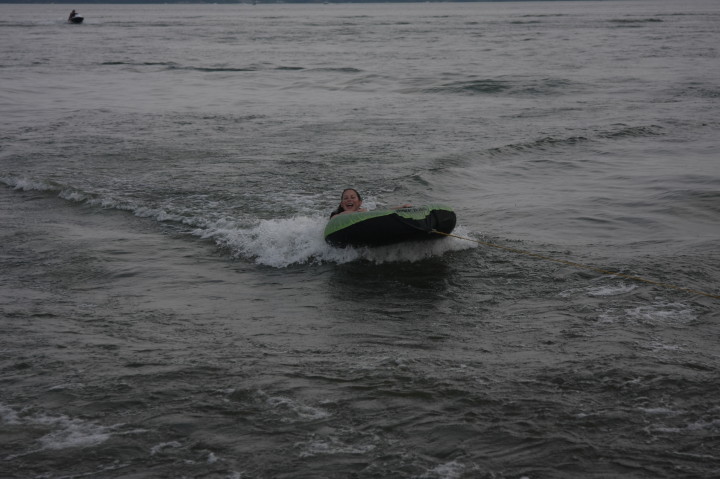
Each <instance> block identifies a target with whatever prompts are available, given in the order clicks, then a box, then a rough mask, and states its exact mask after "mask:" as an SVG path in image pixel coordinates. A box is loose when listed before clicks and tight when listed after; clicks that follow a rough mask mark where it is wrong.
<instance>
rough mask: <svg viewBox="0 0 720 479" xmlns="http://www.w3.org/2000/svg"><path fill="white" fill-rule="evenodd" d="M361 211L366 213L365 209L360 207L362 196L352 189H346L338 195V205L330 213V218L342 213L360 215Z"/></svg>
mask: <svg viewBox="0 0 720 479" xmlns="http://www.w3.org/2000/svg"><path fill="white" fill-rule="evenodd" d="M363 211H367V209H366V208H363V207H362V196H360V193H358V192H357V190H355V189H353V188H347V189H345V190H343V192H342V194H341V195H340V205H339V206H338V207H337V209H336V210H335V211H333V212H332V213H330V218H332V217H333V216H337V215H341V214H343V213H360V212H363Z"/></svg>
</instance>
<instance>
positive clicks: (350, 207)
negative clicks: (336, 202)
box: [340, 189, 362, 211]
mask: <svg viewBox="0 0 720 479" xmlns="http://www.w3.org/2000/svg"><path fill="white" fill-rule="evenodd" d="M340 206H342V207H343V209H344V210H345V211H357V210H358V209H360V207H361V206H362V199H361V198H360V194H359V193H358V192H357V191H355V190H353V189H347V190H345V191H343V193H342V196H341V197H340Z"/></svg>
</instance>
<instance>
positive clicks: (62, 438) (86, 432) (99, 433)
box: [38, 416, 111, 449]
mask: <svg viewBox="0 0 720 479" xmlns="http://www.w3.org/2000/svg"><path fill="white" fill-rule="evenodd" d="M38 422H39V423H41V424H46V425H49V426H51V427H55V428H57V429H56V430H54V431H52V432H50V433H48V434H46V435H45V436H43V437H41V438H40V439H39V442H40V444H41V445H42V447H43V449H66V448H70V447H79V448H85V447H91V446H97V445H98V444H102V443H103V442H105V441H107V440H108V439H109V438H110V436H111V433H110V431H111V428H108V427H105V426H100V425H97V424H94V423H92V422H87V421H83V420H80V419H74V418H69V417H67V416H58V417H50V416H44V417H41V418H39V419H38Z"/></svg>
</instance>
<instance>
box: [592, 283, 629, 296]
mask: <svg viewBox="0 0 720 479" xmlns="http://www.w3.org/2000/svg"><path fill="white" fill-rule="evenodd" d="M635 289H637V285H634V284H624V283H621V284H616V285H607V286H598V287H594V288H590V289H588V291H587V295H588V296H617V295H619V294H625V293H629V292H630V291H633V290H635Z"/></svg>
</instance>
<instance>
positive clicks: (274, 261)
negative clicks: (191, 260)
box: [194, 216, 477, 268]
mask: <svg viewBox="0 0 720 479" xmlns="http://www.w3.org/2000/svg"><path fill="white" fill-rule="evenodd" d="M326 222H327V217H324V216H296V217H293V218H285V219H272V220H261V221H259V222H258V223H257V225H255V226H253V227H251V228H242V227H238V226H237V225H236V224H233V223H230V222H222V223H217V224H215V225H213V226H209V227H207V228H203V229H197V230H195V231H194V233H195V234H197V235H199V236H201V237H203V238H212V239H214V240H215V241H216V242H217V243H218V244H219V245H221V246H225V247H228V248H230V249H231V251H232V254H233V256H235V257H236V258H248V259H252V260H253V261H255V262H256V263H257V264H262V265H266V266H272V267H276V268H284V267H287V266H290V265H293V264H308V263H322V262H330V263H339V264H342V263H347V262H351V261H356V260H361V259H363V260H367V261H371V262H373V263H378V264H379V263H386V262H399V261H411V262H414V261H420V260H423V259H426V258H430V257H433V256H440V255H442V254H444V253H447V252H448V251H458V250H463V249H468V248H473V247H475V246H477V245H476V243H473V242H470V241H463V240H460V239H456V238H442V239H439V240H437V241H428V242H414V243H403V244H398V245H391V246H383V247H377V248H334V247H331V246H329V245H328V244H327V243H325V241H324V239H323V231H324V229H325V224H326ZM458 232H459V233H458V234H460V235H462V234H465V235H467V232H466V231H464V230H463V229H462V228H458Z"/></svg>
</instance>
